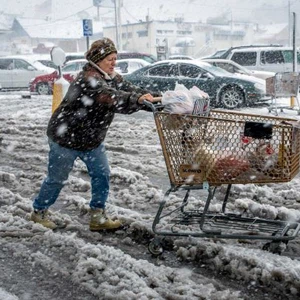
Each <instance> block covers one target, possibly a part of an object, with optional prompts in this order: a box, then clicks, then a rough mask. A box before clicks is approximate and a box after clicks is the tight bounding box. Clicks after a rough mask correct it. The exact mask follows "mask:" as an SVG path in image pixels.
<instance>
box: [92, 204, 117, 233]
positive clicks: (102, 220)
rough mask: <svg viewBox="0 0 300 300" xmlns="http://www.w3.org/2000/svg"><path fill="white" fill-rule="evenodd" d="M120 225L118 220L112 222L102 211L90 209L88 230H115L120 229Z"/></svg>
mask: <svg viewBox="0 0 300 300" xmlns="http://www.w3.org/2000/svg"><path fill="white" fill-rule="evenodd" d="M121 226H122V224H121V222H120V221H119V220H112V219H111V218H109V217H108V216H107V215H106V212H105V210H104V209H101V208H98V209H92V210H91V221H90V230H91V231H98V230H104V229H117V228H119V227H121Z"/></svg>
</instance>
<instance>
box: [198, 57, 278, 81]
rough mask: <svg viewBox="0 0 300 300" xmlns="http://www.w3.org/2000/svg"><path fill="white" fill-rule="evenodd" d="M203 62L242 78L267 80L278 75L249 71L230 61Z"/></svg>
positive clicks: (212, 60) (208, 59) (210, 59)
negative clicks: (252, 77)
mask: <svg viewBox="0 0 300 300" xmlns="http://www.w3.org/2000/svg"><path fill="white" fill-rule="evenodd" d="M202 61H205V62H208V63H210V64H212V65H213V66H215V67H219V68H222V69H224V70H226V71H227V72H229V73H236V74H240V75H242V76H254V77H256V78H260V79H266V78H269V77H273V76H274V75H275V74H276V73H275V72H268V71H257V70H248V69H247V68H244V67H243V66H241V65H239V64H238V63H236V62H234V61H232V60H230V59H218V58H215V59H213V58H204V59H202Z"/></svg>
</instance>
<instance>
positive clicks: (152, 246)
mask: <svg viewBox="0 0 300 300" xmlns="http://www.w3.org/2000/svg"><path fill="white" fill-rule="evenodd" d="M148 250H149V252H150V253H151V254H152V255H154V256H159V255H161V254H163V252H164V248H163V246H162V243H161V241H160V239H157V238H155V239H153V240H152V241H151V242H150V243H149V245H148Z"/></svg>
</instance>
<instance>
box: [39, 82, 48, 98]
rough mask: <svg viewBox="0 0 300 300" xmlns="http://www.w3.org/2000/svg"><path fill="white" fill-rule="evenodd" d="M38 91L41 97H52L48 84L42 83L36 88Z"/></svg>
mask: <svg viewBox="0 0 300 300" xmlns="http://www.w3.org/2000/svg"><path fill="white" fill-rule="evenodd" d="M36 91H37V93H38V94H39V95H50V92H51V89H50V87H49V84H48V83H46V82H40V83H38V84H37V86H36Z"/></svg>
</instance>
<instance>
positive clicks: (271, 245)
mask: <svg viewBox="0 0 300 300" xmlns="http://www.w3.org/2000/svg"><path fill="white" fill-rule="evenodd" d="M286 245H287V243H283V242H280V241H273V242H268V243H266V244H264V245H263V247H262V249H263V250H266V251H269V252H271V253H274V254H281V253H282V252H283V251H284V250H285V248H286Z"/></svg>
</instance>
